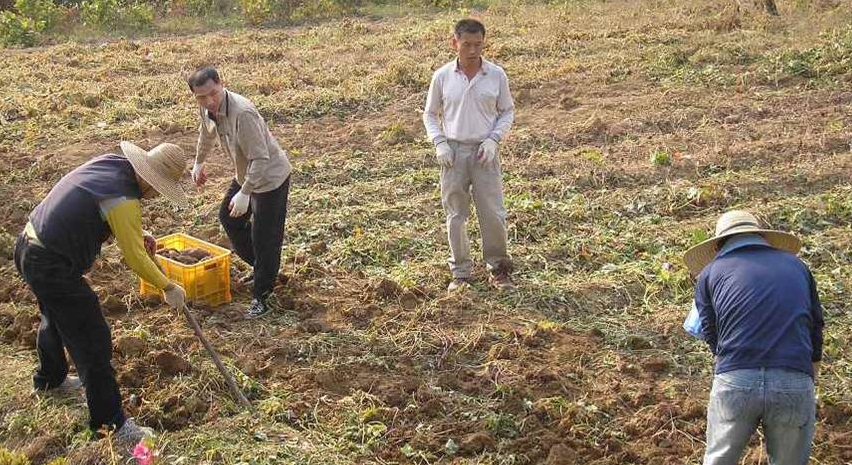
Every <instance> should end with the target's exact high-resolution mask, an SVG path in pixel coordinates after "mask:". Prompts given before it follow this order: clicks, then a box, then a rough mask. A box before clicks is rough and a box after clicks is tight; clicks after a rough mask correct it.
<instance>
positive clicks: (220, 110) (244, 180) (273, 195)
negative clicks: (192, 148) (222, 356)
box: [188, 67, 291, 318]
mask: <svg viewBox="0 0 852 465" xmlns="http://www.w3.org/2000/svg"><path fill="white" fill-rule="evenodd" d="M188 83H189V88H190V90H191V91H192V93H193V94H194V95H195V98H196V100H197V101H198V105H199V117H200V118H201V124H200V126H199V130H198V146H197V152H196V156H195V165H194V166H193V168H192V179H193V181H195V183H196V185H198V186H201V185H203V184H204V183H205V182H206V180H207V176H206V174H205V172H204V161H205V160H206V159H207V155H208V154H209V153H210V150H211V149H212V148H213V144H214V143H215V141H216V140H217V139H218V140H219V145H220V146H221V147H222V150H224V152H225V154H227V155H228V156H229V157H230V158H231V162H232V163H233V164H234V169H235V170H236V176H235V178H234V180H233V181H232V182H231V186H230V188H229V189H228V191H227V193H225V197H224V198H223V200H222V204H221V206H220V208H219V221H220V222H221V223H222V227H223V228H224V229H225V232H226V233H227V234H228V237H229V238H230V240H231V243H232V244H233V246H234V250H235V251H236V252H237V255H239V256H240V258H242V259H243V260H244V261H245V262H246V263H248V264H249V265H251V266H252V267H253V268H254V283H253V287H254V289H253V294H254V300H253V301H252V304H251V306H250V307H249V309H248V312H247V315H246V316H247V317H249V318H256V317H259V316H261V315H264V314H266V313H267V312H269V310H271V309H272V307H274V306H275V303H274V302H275V299H274V294H273V293H272V290H273V287H274V286H275V280H276V279H277V277H278V270H279V267H280V265H281V246H282V243H283V241H284V222H285V220H286V218H287V196H288V194H289V191H290V171H291V167H290V160H289V159H288V158H287V154H286V153H285V152H284V150H282V149H281V147H279V146H278V142H277V141H276V140H275V138H274V137H273V136H272V134H271V133H270V132H269V127H268V126H267V125H266V122H265V121H264V120H263V117H261V116H260V114H259V113H258V112H257V109H256V108H255V107H254V105H253V104H252V103H251V102H250V101H249V100H248V99H246V98H245V97H243V96H242V95H239V94H236V93H234V92H231V91H229V90H228V89H226V88H224V87H223V86H222V82H221V80H220V78H219V73H218V72H217V71H216V69H215V68H212V67H205V68H201V69H199V70H198V71H196V72H195V73H193V74H192V76H190V78H189V80H188Z"/></svg>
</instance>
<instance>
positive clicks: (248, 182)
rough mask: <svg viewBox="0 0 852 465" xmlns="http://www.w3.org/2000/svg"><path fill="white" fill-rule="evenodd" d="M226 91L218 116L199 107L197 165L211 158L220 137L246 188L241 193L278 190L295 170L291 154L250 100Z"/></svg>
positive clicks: (239, 179)
mask: <svg viewBox="0 0 852 465" xmlns="http://www.w3.org/2000/svg"><path fill="white" fill-rule="evenodd" d="M224 92H225V98H224V99H222V104H221V105H220V106H219V111H218V113H217V114H216V115H210V114H209V112H208V111H207V110H205V109H204V108H201V107H199V116H200V117H201V124H200V125H199V127H198V145H197V147H196V155H195V162H196V163H203V162H204V161H205V160H206V159H207V155H209V153H210V150H212V149H213V145H214V144H215V142H216V139H217V138H218V140H219V144H220V145H221V146H222V150H224V151H225V153H226V154H227V155H228V156H229V157H230V158H231V161H232V162H233V164H234V168H235V170H236V179H237V182H238V183H239V184H240V186H242V187H241V189H240V191H242V192H243V193H244V194H251V193H252V192H257V193H260V192H268V191H271V190H273V189H277V188H278V187H280V186H281V184H283V183H284V181H285V180H286V179H287V177H289V176H290V171H291V170H292V167H291V166H290V159H289V158H288V157H287V153H286V152H284V150H282V149H281V147H280V146H279V145H278V141H276V140H275V137H273V136H272V133H270V132H269V127H268V126H267V124H266V121H264V120H263V117H262V116H260V113H258V112H257V109H256V108H255V107H254V105H253V104H252V103H251V102H250V101H249V100H248V99H247V98H245V97H243V96H242V95H239V94H235V93H234V92H230V91H228V90H227V89H225V90H224ZM211 116H212V117H211Z"/></svg>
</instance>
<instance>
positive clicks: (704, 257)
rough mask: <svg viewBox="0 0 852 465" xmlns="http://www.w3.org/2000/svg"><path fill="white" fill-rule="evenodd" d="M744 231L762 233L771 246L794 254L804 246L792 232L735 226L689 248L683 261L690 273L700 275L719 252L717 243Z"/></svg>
mask: <svg viewBox="0 0 852 465" xmlns="http://www.w3.org/2000/svg"><path fill="white" fill-rule="evenodd" d="M744 233H752V234H760V235H761V236H763V238H764V239H766V242H768V243H769V245H770V246H771V247H773V248H775V249H779V250H783V251H785V252H790V253H792V254H798V253H799V250H801V248H802V241H801V240H799V238H798V237H796V236H794V235H792V234H790V233H786V232H783V231H776V230H774V229H760V228H756V227H753V226H742V227H739V228H734V229H732V230H730V231H728V232H726V233H725V234H722V235H721V236H717V237H714V238H712V239H707V240H706V241H704V242H702V243H700V244H698V245H696V246H694V247H692V248H690V249H689V250H687V251H686V253H685V254H684V255H683V261H684V262H685V263H686V267H687V268H689V272H690V274H692V276H698V274H699V273H701V270H703V269H704V267H705V266H707V265H708V264H709V263H710V262H712V261H713V259H714V258H716V255H717V254H718V253H719V251H718V250H716V244H718V243H719V241H720V240H722V239H725V238H727V237H731V236H733V235H735V234H744Z"/></svg>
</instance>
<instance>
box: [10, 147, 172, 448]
mask: <svg viewBox="0 0 852 465" xmlns="http://www.w3.org/2000/svg"><path fill="white" fill-rule="evenodd" d="M121 150H122V152H123V154H106V155H101V156H98V157H95V158H93V159H92V160H90V161H88V162H87V163H85V164H83V165H81V166H79V167H77V168H76V169H74V170H73V171H71V172H70V173H68V174H66V175H65V176H64V177H63V178H62V179H60V180H59V182H58V183H57V184H56V185H55V186H53V188H52V189H51V190H50V192H49V193H48V194H47V197H45V198H44V200H42V201H41V203H40V204H38V206H37V207H36V208H35V209H34V210H33V211H32V213H31V214H30V217H29V222H28V223H27V224H26V227H25V228H24V231H23V232H22V233H21V234H20V236H19V237H18V239H17V242H16V244H15V266H16V267H17V269H18V272H19V273H20V274H21V276H22V277H23V279H24V281H26V283H27V285H28V286H29V287H30V289H31V290H32V292H33V294H35V296H36V299H37V300H38V306H39V310H40V311H41V324H40V326H39V329H38V337H37V340H36V348H37V352H38V358H39V367H38V370H37V371H36V373H35V375H34V376H33V384H34V387H35V391H36V392H56V393H74V392H77V390H78V389H79V388H80V387H83V386H85V390H86V402H87V404H88V407H89V426H90V427H91V428H92V430H93V431H95V432H96V433H98V432H102V431H103V430H105V429H114V430H115V437H116V438H117V439H118V441H119V443H121V444H123V445H126V446H132V445H133V444H136V443H137V442H139V441H140V440H141V439H142V438H143V437H145V436H148V435H150V434H151V433H150V431H147V429H146V428H140V427H139V426H137V425H136V423H135V422H134V421H133V419H132V418H125V415H124V412H123V411H122V408H121V395H120V393H119V390H118V383H117V382H116V379H115V370H114V369H113V367H112V365H111V363H110V359H111V357H112V341H111V335H110V328H109V326H108V325H107V322H106V320H105V319H104V316H103V314H102V313H101V309H100V303H99V302H98V296H97V295H96V294H95V293H94V292H93V291H92V289H91V288H90V287H89V284H88V283H87V282H86V280H85V279H84V278H83V275H84V274H85V273H86V272H87V271H88V270H89V269H91V267H92V265H93V263H94V261H95V258H96V257H97V256H98V255H99V254H100V251H101V245H102V244H103V243H104V242H105V241H106V240H107V239H109V237H110V236H114V237H115V239H116V242H117V243H118V247H119V248H120V249H121V253H122V255H123V256H124V260H125V262H126V263H127V265H128V266H130V268H131V269H132V270H133V271H135V272H136V273H137V274H138V275H139V276H140V277H142V278H143V279H145V280H146V281H148V282H150V283H152V284H154V285H155V286H157V287H158V288H160V289H162V290H163V291H164V293H165V300H166V302H167V303H168V304H169V305H170V306H172V307H174V308H181V307H182V306H183V304H184V300H185V298H186V294H185V292H184V290H183V289H182V288H181V287H180V286H179V285H177V284H175V283H172V282H170V281H169V280H168V278H166V276H165V275H163V273H162V272H161V271H160V270H159V268H158V267H157V265H156V264H155V263H154V262H153V261H152V259H151V256H150V255H149V250H146V249H150V247H151V245H152V242H151V241H152V240H153V238H151V237H146V238H143V232H142V211H141V208H140V200H141V199H150V198H154V197H157V196H158V195H162V196H163V197H165V198H166V199H168V200H170V201H171V202H172V203H174V204H176V205H178V206H182V205H185V204H186V203H187V202H186V197H185V195H184V193H183V191H182V190H181V188H180V185H179V183H178V182H179V179H180V178H181V176H182V175H183V173H184V171H185V168H186V163H187V161H188V159H187V157H186V155H185V154H184V151H183V150H181V148H180V147H178V146H176V145H173V144H161V145H158V146H157V147H155V148H154V149H153V150H151V151H150V152H145V151H144V150H142V149H141V148H139V147H137V146H135V145H133V144H131V143H129V142H122V143H121ZM66 349H67V350H68V352H69V353H70V355H71V359H72V360H73V361H74V364H75V365H76V366H77V372H78V373H79V375H80V377H79V379H78V378H75V377H69V376H68V362H67V360H66V358H65V350H66Z"/></svg>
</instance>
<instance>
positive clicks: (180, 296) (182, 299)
mask: <svg viewBox="0 0 852 465" xmlns="http://www.w3.org/2000/svg"><path fill="white" fill-rule="evenodd" d="M163 299H164V300H165V301H166V303H167V304H169V306H170V307H172V308H176V309H181V308H183V305H184V304H185V303H186V291H184V290H183V288H182V287H180V286H179V285H177V284H175V283H172V284H171V285H170V286H169V287H167V288H165V289H163Z"/></svg>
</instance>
